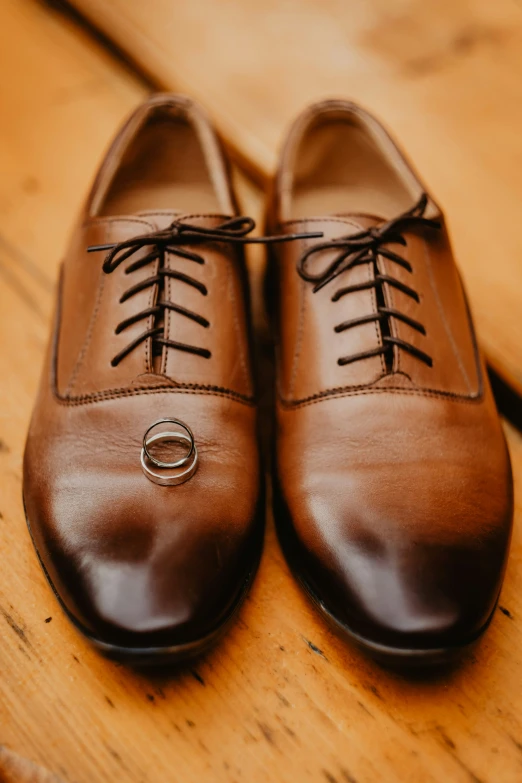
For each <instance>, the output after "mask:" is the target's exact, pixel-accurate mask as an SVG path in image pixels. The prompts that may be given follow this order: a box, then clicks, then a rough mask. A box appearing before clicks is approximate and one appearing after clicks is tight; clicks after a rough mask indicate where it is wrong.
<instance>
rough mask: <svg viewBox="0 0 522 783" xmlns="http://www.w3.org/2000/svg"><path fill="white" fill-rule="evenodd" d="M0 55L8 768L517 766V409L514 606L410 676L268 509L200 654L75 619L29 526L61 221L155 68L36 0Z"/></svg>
mask: <svg viewBox="0 0 522 783" xmlns="http://www.w3.org/2000/svg"><path fill="white" fill-rule="evenodd" d="M187 5H189V4H187ZM0 66H1V67H0V105H1V106H2V114H3V120H2V123H1V125H0V171H1V173H2V176H1V177H0V345H1V350H0V379H1V380H0V470H1V476H2V479H1V489H0V553H1V557H2V565H1V568H0V746H1V748H0V781H2V783H67V782H69V783H115V782H116V783H242V782H245V783H266V781H269V782H270V783H297V782H299V783H354V782H355V783H440V781H444V783H446V781H448V782H450V783H519V782H520V780H521V779H522V693H521V687H520V686H521V683H522V567H521V566H522V562H521V561H522V528H521V522H522V437H521V436H520V434H518V433H516V432H515V431H514V430H512V429H510V428H509V427H507V428H506V431H507V434H508V438H509V443H510V447H511V452H512V456H513V462H514V471H515V481H516V491H517V511H516V514H517V524H516V526H515V535H514V541H513V549H512V554H511V560H510V564H509V568H508V574H507V578H506V583H505V587H504V590H503V593H502V598H501V607H502V609H501V611H499V612H497V614H496V616H495V618H494V621H493V623H492V626H491V629H490V631H489V633H488V634H487V636H486V638H485V640H484V641H483V643H482V644H481V645H480V647H478V648H477V650H476V651H475V653H474V655H473V656H470V657H469V658H468V659H466V660H465V661H464V662H463V664H462V666H461V667H459V668H458V669H456V670H455V671H453V672H451V673H447V674H446V675H443V676H440V677H439V678H436V679H432V680H428V681H425V680H422V679H419V680H417V681H416V680H405V679H402V678H400V677H398V676H396V675H392V674H387V673H385V672H384V671H382V670H381V669H379V668H378V667H377V666H375V665H373V664H372V663H371V662H369V661H368V660H366V659H365V658H364V657H363V656H362V655H360V654H359V653H357V652H356V651H355V650H354V649H353V648H351V647H349V646H347V645H346V644H344V643H343V642H341V641H340V640H338V639H337V638H336V637H335V636H334V635H332V633H331V632H330V631H329V630H328V629H327V628H326V627H325V626H324V625H323V623H322V621H321V620H320V619H319V618H318V617H317V615H316V613H315V611H314V610H313V609H312V608H311V607H310V606H309V605H308V603H307V601H306V599H305V598H304V596H303V595H302V593H301V591H300V590H299V589H298V587H297V586H296V585H295V583H294V581H293V580H292V578H291V576H290V575H289V573H288V569H287V567H286V565H285V563H284V560H283V558H282V556H281V553H280V550H279V547H278V545H277V543H276V540H275V535H274V530H273V524H272V520H271V519H269V525H268V532H267V538H266V546H265V552H264V556H263V560H262V564H261V569H260V572H259V575H258V577H257V580H256V582H255V584H254V588H253V590H252V593H251V596H250V598H249V599H248V600H247V602H246V604H245V605H244V607H243V609H242V611H241V613H240V616H239V620H238V622H237V623H236V624H235V625H234V627H233V628H232V630H231V632H230V633H229V634H228V635H227V636H226V638H225V639H224V640H223V642H222V643H221V644H220V645H219V646H218V647H217V648H216V649H215V650H214V651H213V652H212V653H210V654H208V655H207V656H205V657H204V658H202V659H201V660H199V661H198V662H197V663H195V664H194V665H193V666H191V667H190V668H188V669H187V670H181V671H179V672H177V673H170V674H166V673H163V674H161V675H156V676H146V675H144V674H140V673H136V672H133V671H132V670H129V669H127V668H125V667H124V666H117V665H115V664H112V663H109V662H107V661H105V660H104V659H102V658H100V657H99V655H97V654H96V653H95V652H94V651H93V650H91V649H90V647H89V646H88V644H87V643H86V642H84V641H83V639H82V638H81V637H79V636H78V634H77V633H76V632H75V631H74V630H73V629H72V628H71V627H70V626H69V624H68V622H67V621H66V619H65V618H64V617H63V615H62V613H61V611H60V609H59V607H58V606H57V604H56V601H55V599H54V597H53V595H52V593H51V591H50V590H49V588H48V586H47V584H46V582H45V579H44V577H43V574H42V572H41V570H40V568H39V566H38V563H37V560H36V557H35V554H34V552H33V549H32V545H31V542H30V540H29V536H28V533H27V531H26V528H25V522H24V515H23V509H22V502H21V464H22V453H23V445H24V438H25V431H26V427H27V423H28V420H29V415H30V411H31V407H32V402H33V398H34V394H35V390H36V386H37V382H38V376H39V372H40V363H41V360H42V356H43V349H44V344H45V342H46V340H47V333H48V327H49V318H50V311H51V306H52V297H53V286H54V282H55V280H56V274H57V269H58V263H59V259H60V253H61V251H62V248H63V245H64V241H65V237H66V234H67V231H68V229H69V227H70V225H71V223H72V220H73V218H74V215H75V212H76V209H77V207H78V205H79V203H80V201H81V198H82V197H83V193H84V192H85V188H86V187H87V184H88V182H89V179H90V177H91V175H92V171H93V168H94V166H95V164H96V161H97V159H98V157H99V155H100V154H101V151H102V149H103V148H104V147H105V145H106V142H107V141H108V139H109V137H110V136H111V134H112V133H113V131H114V130H115V127H116V125H117V124H118V122H119V121H120V119H121V117H122V116H123V115H124V114H125V113H126V112H127V111H128V109H129V108H130V107H131V106H132V105H133V104H134V103H135V102H137V101H138V100H139V99H140V97H141V96H142V95H143V93H144V87H143V85H142V84H140V83H139V82H138V81H136V80H133V79H132V78H131V77H130V76H129V75H128V74H126V73H124V72H122V70H121V68H120V67H119V66H117V65H116V64H114V63H112V62H111V60H110V58H109V57H107V56H106V55H105V54H104V53H103V52H102V51H100V50H99V48H98V47H97V46H95V45H94V44H93V43H92V42H90V41H89V40H88V38H86V37H84V36H83V35H82V34H80V33H78V31H76V30H75V29H74V28H73V27H72V26H70V25H68V24H66V23H65V21H64V20H62V19H61V18H60V17H59V16H55V15H54V14H53V13H52V12H50V11H48V10H45V8H44V7H42V6H40V5H38V4H36V3H34V2H32V0H2V2H1V3H0ZM247 197H248V199H249V202H250V203H252V204H253V205H254V206H255V204H256V203H258V196H256V193H255V192H254V191H252V190H250V192H249V193H247ZM258 260H259V259H256V260H253V265H254V267H255V268H254V272H255V274H254V278H255V279H257V278H258V277H259V265H258ZM256 299H257V300H258V297H257V298H256Z"/></svg>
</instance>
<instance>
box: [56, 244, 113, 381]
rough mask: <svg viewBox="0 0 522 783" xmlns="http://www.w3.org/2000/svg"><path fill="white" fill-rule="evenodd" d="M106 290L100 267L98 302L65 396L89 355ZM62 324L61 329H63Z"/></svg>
mask: <svg viewBox="0 0 522 783" xmlns="http://www.w3.org/2000/svg"><path fill="white" fill-rule="evenodd" d="M104 239H106V234H105V235H104ZM104 288H105V275H104V274H103V269H102V268H101V267H100V269H99V272H98V285H97V289H98V290H97V292H96V300H95V302H94V308H93V311H92V313H91V317H90V319H89V326H88V327H87V332H86V334H85V340H84V341H83V345H82V347H81V349H80V353H79V354H78V358H77V359H76V363H75V365H74V367H73V371H72V373H71V377H70V379H69V383H68V384H67V386H66V388H65V395H66V396H68V395H69V394H71V392H72V390H73V388H74V386H75V384H76V380H77V378H78V375H79V372H80V368H81V366H82V364H83V360H84V359H85V355H86V353H87V350H88V348H89V345H90V344H91V340H92V335H93V332H94V324H95V323H96V319H97V317H98V312H99V310H100V306H101V302H102V298H103V291H104ZM61 325H62V324H61V322H60V327H61Z"/></svg>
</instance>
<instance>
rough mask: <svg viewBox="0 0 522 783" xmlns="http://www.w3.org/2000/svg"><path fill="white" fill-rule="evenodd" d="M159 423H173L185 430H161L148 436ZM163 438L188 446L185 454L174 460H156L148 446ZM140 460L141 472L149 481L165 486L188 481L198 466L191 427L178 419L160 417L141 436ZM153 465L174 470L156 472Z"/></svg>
mask: <svg viewBox="0 0 522 783" xmlns="http://www.w3.org/2000/svg"><path fill="white" fill-rule="evenodd" d="M160 424H175V425H177V426H178V427H181V429H182V430H185V432H180V431H178V432H172V431H168V430H166V431H163V432H158V433H156V435H152V436H150V437H149V433H150V432H151V431H152V430H153V429H154V428H155V427H157V426H158V425H160ZM163 440H174V441H175V442H176V443H183V444H186V445H187V447H188V452H187V454H186V455H185V456H184V457H182V458H181V459H179V460H177V461H176V462H162V461H161V460H158V459H157V458H156V457H154V456H152V455H151V453H150V452H149V450H148V447H149V446H151V445H152V444H153V443H156V442H158V441H163ZM140 462H141V468H142V470H143V473H144V474H145V475H146V477H147V478H148V479H149V480H150V481H153V482H154V483H155V484H160V485H161V486H165V487H172V486H176V485H177V484H183V483H184V482H185V481H188V480H189V478H191V477H192V476H193V475H194V473H195V472H196V470H197V466H198V450H197V448H196V443H195V441H194V436H193V434H192V431H191V429H190V428H189V427H187V425H186V424H183V422H182V421H179V420H178V419H161V420H160V421H157V422H156V423H155V424H152V425H151V426H150V427H149V428H148V430H147V432H146V433H145V436H144V438H143V447H142V449H141V454H140ZM188 462H189V463H190V464H189V465H188V467H185V469H184V470H181V471H180V470H179V468H182V467H184V466H185V465H187V463H188ZM151 465H152V467H151ZM154 466H157V467H159V468H163V469H165V468H166V469H167V470H175V471H176V472H175V473H166V472H165V470H161V472H157V471H155V470H154V469H153V467H154Z"/></svg>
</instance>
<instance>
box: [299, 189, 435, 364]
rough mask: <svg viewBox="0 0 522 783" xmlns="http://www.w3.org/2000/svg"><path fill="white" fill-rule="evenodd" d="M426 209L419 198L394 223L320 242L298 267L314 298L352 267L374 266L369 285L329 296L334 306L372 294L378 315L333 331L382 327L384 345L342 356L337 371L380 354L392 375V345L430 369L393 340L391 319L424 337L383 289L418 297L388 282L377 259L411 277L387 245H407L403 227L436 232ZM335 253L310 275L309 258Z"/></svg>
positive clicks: (404, 344)
mask: <svg viewBox="0 0 522 783" xmlns="http://www.w3.org/2000/svg"><path fill="white" fill-rule="evenodd" d="M427 204H428V196H427V195H426V194H425V193H423V194H422V196H421V197H420V199H419V201H418V202H417V203H416V204H415V206H414V207H413V208H412V209H410V210H408V211H407V212H403V213H402V214H401V215H399V216H398V217H396V218H393V219H392V220H389V221H387V222H386V223H382V224H381V225H379V226H372V227H371V228H369V229H366V230H364V231H358V232H357V233H355V234H351V235H350V236H346V237H340V238H338V239H332V240H331V241H328V242H321V243H320V244H317V245H313V246H312V247H310V248H309V249H308V250H306V251H305V252H304V253H303V255H302V256H301V258H300V259H299V262H298V264H297V271H298V273H299V274H300V276H301V277H302V278H303V280H306V281H308V282H310V283H314V287H313V292H314V293H316V292H317V291H319V290H320V289H321V288H323V286H325V285H327V284H328V283H330V282H331V281H332V280H334V279H335V278H336V277H338V276H339V275H341V274H342V273H343V272H346V271H347V270H348V269H353V268H354V267H356V266H360V265H362V264H372V266H373V278H372V279H371V280H369V281H368V282H364V283H358V284H356V285H350V286H346V287H344V288H340V289H339V290H338V291H336V292H335V293H334V294H333V296H332V302H337V301H339V299H341V298H342V297H343V296H346V295H347V294H351V293H354V292H356V291H364V290H366V289H372V288H373V289H374V290H375V294H376V300H377V312H374V313H371V314H368V315H363V316H360V317H358V318H353V319H351V320H349V321H344V322H343V323H341V324H338V325H337V326H336V327H335V328H334V331H335V332H337V333H339V332H344V331H346V330H347V329H352V328H353V327H355V326H359V325H361V324H366V323H371V322H375V321H378V322H379V324H380V328H381V337H382V343H383V344H382V346H380V347H378V348H375V349H371V350H367V351H361V352H360V353H356V354H352V355H351V356H344V357H342V358H340V359H338V360H337V363H338V364H340V365H341V366H343V365H346V364H351V363H352V362H357V361H359V360H361V359H367V358H369V357H371V356H379V355H383V356H384V357H385V361H386V367H387V370H388V371H389V372H390V371H391V370H392V367H393V353H392V351H393V346H394V345H396V346H398V347H399V348H402V350H404V351H406V352H407V353H410V354H411V355H412V356H415V357H416V358H417V359H420V361H422V362H424V363H425V364H427V365H428V367H432V366H433V360H432V358H431V356H429V355H428V354H427V353H425V352H424V351H421V350H420V349H419V348H417V347H416V346H415V345H412V344H411V343H409V342H407V341H406V340H401V339H400V338H399V337H394V336H393V335H392V334H391V319H393V318H395V319H397V320H398V321H402V322H403V323H405V324H408V326H410V327H411V328H412V329H414V330H415V331H417V332H420V333H421V334H423V335H425V334H426V329H425V328H424V326H423V325H422V324H421V323H419V321H416V320H415V319H413V318H410V316H408V315H405V314H404V313H401V312H400V310H396V309H395V308H392V307H388V306H387V304H386V298H385V293H384V286H385V284H387V285H389V286H391V287H392V288H396V289H397V290H398V291H402V293H403V294H405V295H406V296H409V297H410V298H411V299H414V300H415V301H416V302H419V301H420V299H419V295H418V293H417V292H416V291H414V290H413V288H410V287H409V286H407V285H405V284H404V283H403V282H401V281H400V280H397V279H396V278H394V277H392V276H391V275H386V274H383V273H382V272H381V271H380V269H379V264H378V256H383V257H384V258H387V259H389V260H390V261H392V262H393V263H395V264H398V265H399V266H401V267H402V268H403V269H406V270H407V271H408V272H410V273H411V272H413V269H412V266H411V264H410V263H409V261H406V259H404V258H401V256H400V255H398V254H397V253H395V252H393V250H390V248H389V247H386V245H391V244H397V245H402V246H403V247H405V246H406V245H407V242H406V240H405V239H404V237H403V236H402V232H403V231H404V230H405V229H407V228H413V227H417V226H426V227H429V228H434V229H437V228H440V223H439V221H437V220H432V219H430V218H426V217H424V213H425V211H426V207H427ZM335 249H338V250H339V253H338V254H337V255H336V257H335V258H334V260H333V261H332V262H331V263H330V264H328V266H327V267H326V268H325V269H323V270H321V271H319V272H317V273H314V272H311V271H309V269H308V262H309V260H310V258H311V257H312V256H314V255H316V254H317V253H319V254H320V253H322V252H323V251H328V250H335Z"/></svg>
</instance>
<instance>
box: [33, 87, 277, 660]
mask: <svg viewBox="0 0 522 783" xmlns="http://www.w3.org/2000/svg"><path fill="white" fill-rule="evenodd" d="M198 205H200V206H199V207H198ZM234 214H235V201H234V196H233V193H232V189H231V185H230V181H229V179H228V174H227V166H226V164H225V161H224V159H223V154H222V151H221V148H220V145H219V143H218V141H217V139H216V137H215V135H214V132H213V130H212V129H211V127H210V125H209V123H208V120H207V119H206V117H205V115H204V114H203V112H202V111H201V110H200V109H199V108H198V107H197V106H195V105H194V104H193V103H192V102H191V101H189V100H187V99H185V98H181V97H177V96H169V95H167V96H156V97H153V98H151V99H150V100H149V101H147V102H146V103H145V104H144V105H143V106H141V107H140V108H139V109H137V111H136V112H135V113H134V114H133V115H132V117H131V118H130V119H129V121H128V122H127V123H126V125H125V126H124V127H123V129H122V131H121V132H120V134H119V135H118V137H117V138H116V141H115V142H114V144H113V145H112V147H111V150H110V151H109V153H108V155H107V157H106V159H105V161H104V162H103V164H102V167H101V169H100V172H99V174H98V176H97V178H96V181H95V184H94V187H93V190H92V192H91V194H90V196H89V198H88V200H87V203H86V206H85V208H84V211H83V213H82V215H81V217H80V220H79V223H78V225H77V227H76V229H75V231H74V234H73V237H72V240H71V243H70V246H69V249H68V251H67V253H66V256H65V260H64V263H63V268H62V273H61V280H60V284H59V291H58V302H57V311H56V317H55V324H54V328H53V334H52V339H51V342H50V346H49V350H48V355H47V358H46V361H45V366H44V371H43V375H42V380H41V385H40V389H39V393H38V399H37V402H36V407H35V410H34V414H33V417H32V421H31V425H30V430H29V435H28V439H27V447H26V452H25V461H24V500H25V506H26V512H27V517H28V522H29V525H30V529H31V532H32V535H33V538H34V542H35V546H36V549H37V551H38V554H39V556H40V558H41V561H42V564H43V566H44V568H45V570H46V572H47V575H48V577H49V579H50V581H51V583H52V586H53V587H54V590H55V591H56V593H57V595H58V597H59V599H60V601H61V602H62V603H63V605H64V607H65V609H66V611H67V613H68V614H69V615H70V617H71V618H72V619H73V620H74V621H75V622H76V623H77V624H78V625H79V626H80V627H81V628H82V630H84V632H85V633H87V634H88V635H90V636H91V637H92V638H93V640H94V641H95V642H98V643H99V645H100V646H102V647H104V646H105V647H106V649H107V651H109V652H111V649H112V648H113V647H114V649H119V650H123V651H125V650H127V651H129V652H132V651H133V650H137V651H139V650H143V649H151V648H157V649H158V650H159V652H161V650H162V649H164V648H167V647H173V648H176V646H179V647H180V648H184V646H188V647H190V645H195V646H196V647H197V645H198V643H199V642H200V641H201V640H204V639H206V638H208V637H209V636H212V634H214V633H215V632H216V629H219V627H220V626H221V625H222V624H223V623H224V621H225V620H226V619H227V618H228V617H229V616H230V615H231V613H232V611H233V609H234V608H235V606H237V604H238V602H239V600H240V598H241V596H242V595H243V594H244V590H245V584H246V582H247V581H248V580H249V578H250V577H251V575H252V572H253V571H254V570H255V565H256V563H257V560H258V557H259V552H260V535H261V532H262V522H261V520H262V516H263V513H262V512H263V509H262V504H263V501H262V491H261V478H260V469H259V455H258V446H257V432H256V406H255V399H254V388H253V383H252V375H251V366H250V339H249V329H248V305H247V283H246V273H245V266H244V258H243V254H242V252H241V250H239V249H238V248H237V247H233V246H231V245H230V244H227V243H226V242H202V243H200V244H198V246H197V248H194V247H184V246H183V245H181V246H180V247H181V249H182V250H183V249H184V250H186V251H187V252H189V253H194V251H197V253H198V254H199V256H201V258H202V260H203V263H199V262H198V263H196V262H195V261H194V260H191V259H190V258H187V257H180V256H179V255H175V254H173V253H170V252H167V253H166V254H165V259H164V266H165V267H166V268H168V269H171V270H177V271H178V272H180V273H181V275H188V276H190V277H191V278H193V279H195V280H196V281H197V282H198V283H199V284H200V288H199V289H198V288H197V287H195V286H193V285H190V284H187V283H186V282H184V280H183V279H182V278H175V277H169V276H165V277H164V278H163V285H162V284H161V282H156V283H154V284H151V285H149V286H147V287H145V288H143V289H142V290H138V291H137V293H135V294H134V295H132V296H130V297H129V298H127V299H126V300H125V301H120V300H121V298H122V296H123V295H124V294H125V292H126V291H128V289H129V288H130V287H131V286H138V287H139V284H140V283H143V282H144V281H146V280H147V278H150V277H151V276H154V275H156V274H157V273H158V268H159V263H160V262H159V260H158V259H155V260H153V261H152V262H151V263H149V264H146V263H145V264H144V265H143V266H141V267H140V268H136V269H135V270H130V269H129V267H130V265H131V264H132V263H134V262H136V260H139V259H140V258H141V259H143V258H144V257H145V255H146V253H147V252H148V251H149V250H150V248H142V249H139V250H138V251H137V252H136V253H135V254H134V255H133V256H132V257H130V258H129V259H128V260H127V261H126V262H124V263H121V264H120V265H119V266H118V267H117V268H116V269H114V271H112V272H111V273H110V274H107V273H106V272H104V271H103V268H102V267H103V262H104V257H105V253H104V252H94V253H93V252H91V253H89V252H88V247H90V246H93V245H95V246H96V245H100V244H111V243H119V242H122V241H124V240H126V239H129V238H132V237H136V236H138V235H144V234H148V233H151V232H154V231H158V230H161V229H165V228H166V227H167V226H169V225H170V224H171V223H172V221H173V220H180V221H182V222H184V223H185V224H190V225H194V226H203V227H207V228H213V227H216V226H218V225H220V224H221V223H222V222H223V220H224V219H225V218H226V217H227V216H231V215H234ZM201 286H204V288H205V290H206V293H202V290H201ZM161 288H163V290H161ZM160 299H161V300H168V301H170V302H172V303H174V304H175V305H177V306H180V307H181V308H184V309H186V310H188V311H191V312H193V313H197V314H198V315H199V316H201V318H204V319H205V324H207V325H205V324H203V325H202V323H200V322H197V321H195V320H193V319H191V318H189V317H186V315H184V313H183V312H181V311H175V310H165V312H164V313H163V321H162V322H161V323H162V326H163V337H164V338H165V339H166V340H171V341H175V342H177V343H181V344H183V345H188V346H199V347H201V348H203V349H205V350H208V351H209V352H210V354H211V356H210V358H204V357H203V356H201V355H196V354H194V353H191V352H190V351H186V350H178V349H176V348H175V347H171V346H170V345H163V346H162V347H161V346H160V349H159V350H157V351H155V350H154V340H153V338H152V337H149V338H147V339H145V340H143V341H142V342H141V343H139V344H137V345H136V346H135V347H134V348H133V349H132V350H131V351H130V352H129V353H128V354H127V355H126V356H125V357H124V358H123V359H122V360H121V361H119V362H118V363H117V364H116V365H114V363H113V359H114V357H115V355H117V354H118V352H121V351H122V350H123V349H124V348H125V347H126V346H128V345H129V344H130V343H132V341H133V340H135V339H136V338H138V337H139V335H140V334H141V333H143V331H144V330H147V329H150V328H151V327H153V326H154V324H155V323H157V322H158V321H157V320H156V321H155V319H157V318H158V315H157V313H153V314H151V315H149V316H148V317H146V318H143V319H141V320H138V321H137V322H135V323H131V324H130V325H129V326H127V327H126V328H125V329H123V331H121V332H119V333H118V325H119V324H121V322H122V321H125V319H128V318H132V317H133V316H134V315H135V314H137V313H140V311H143V310H147V308H151V307H154V305H155V303H157V302H158V301H159V300H160ZM163 418H176V419H179V420H181V421H182V422H184V423H186V424H187V425H188V426H189V427H190V429H191V430H192V432H193V433H194V438H195V442H196V445H197V450H198V457H199V460H198V469H197V471H196V473H195V475H194V476H193V477H192V478H191V479H190V480H189V481H187V482H186V483H184V484H181V485H178V486H173V487H164V486H158V485H157V484H155V483H153V482H151V481H149V480H148V479H147V477H146V476H145V475H144V473H143V472H142V470H141V467H140V450H141V446H142V439H143V436H144V434H145V432H146V430H147V429H148V428H149V427H150V426H151V425H152V424H154V422H155V421H158V420H160V419H163Z"/></svg>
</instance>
